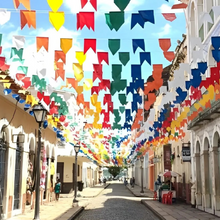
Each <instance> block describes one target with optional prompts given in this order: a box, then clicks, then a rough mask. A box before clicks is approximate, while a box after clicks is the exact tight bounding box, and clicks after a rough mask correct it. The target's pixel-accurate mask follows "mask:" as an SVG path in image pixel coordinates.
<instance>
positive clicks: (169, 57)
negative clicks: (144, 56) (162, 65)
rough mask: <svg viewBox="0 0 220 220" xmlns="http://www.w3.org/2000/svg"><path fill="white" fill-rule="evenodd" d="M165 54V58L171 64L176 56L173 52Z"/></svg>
mask: <svg viewBox="0 0 220 220" xmlns="http://www.w3.org/2000/svg"><path fill="white" fill-rule="evenodd" d="M163 54H164V57H165V58H166V59H167V60H168V61H170V62H171V61H172V60H173V59H174V58H175V54H174V52H172V51H167V52H163Z"/></svg>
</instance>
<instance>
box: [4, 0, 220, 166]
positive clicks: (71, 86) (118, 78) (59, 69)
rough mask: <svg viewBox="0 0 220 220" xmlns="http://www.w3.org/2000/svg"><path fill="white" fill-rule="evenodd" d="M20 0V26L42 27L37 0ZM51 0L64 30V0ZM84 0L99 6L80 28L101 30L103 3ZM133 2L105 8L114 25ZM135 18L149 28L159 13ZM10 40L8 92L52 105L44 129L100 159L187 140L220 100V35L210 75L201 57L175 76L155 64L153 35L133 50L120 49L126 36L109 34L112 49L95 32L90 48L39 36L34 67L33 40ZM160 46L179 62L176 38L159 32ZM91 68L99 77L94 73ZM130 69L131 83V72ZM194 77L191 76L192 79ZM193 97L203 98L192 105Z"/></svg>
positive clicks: (53, 17) (123, 158)
mask: <svg viewBox="0 0 220 220" xmlns="http://www.w3.org/2000/svg"><path fill="white" fill-rule="evenodd" d="M166 1H167V2H168V0H166ZM13 2H14V7H15V9H18V8H20V7H21V6H20V5H21V4H22V5H23V7H25V9H26V10H20V11H19V12H20V21H21V29H24V27H25V25H28V27H29V28H30V27H31V26H32V27H33V28H35V29H36V28H37V25H36V18H37V12H38V11H37V10H36V11H35V10H31V5H30V0H13ZM47 3H48V5H49V6H50V8H51V11H49V12H48V14H49V21H50V23H51V24H52V25H53V27H54V28H55V29H56V30H57V31H59V30H60V29H61V27H62V26H63V25H64V23H65V12H64V11H59V10H60V8H61V6H62V4H63V0H56V1H55V0H47ZM80 3H81V8H82V9H83V8H85V7H86V6H87V5H91V6H92V8H93V9H94V10H95V11H89V12H85V11H80V12H78V13H76V30H78V31H79V30H82V29H83V28H84V27H85V26H86V27H87V28H88V29H91V31H94V32H96V31H97V30H96V26H95V18H96V16H95V13H97V10H98V6H97V1H96V0H90V1H88V0H81V2H80ZM129 3H130V0H123V1H122V0H114V4H115V5H116V6H117V7H118V9H119V11H109V12H107V13H105V14H104V17H105V22H106V25H107V26H108V27H109V29H110V30H113V29H114V30H115V31H116V32H118V31H119V30H120V28H121V27H122V26H123V25H124V24H125V20H126V19H125V13H127V12H126V8H127V7H128V6H129ZM186 7H187V4H185V3H180V4H176V5H173V7H172V9H185V8H186ZM10 13H11V12H10V11H8V10H7V9H4V10H2V11H0V17H2V15H4V16H5V17H4V19H3V20H2V21H1V25H3V24H5V23H6V22H8V21H9V20H10ZM162 16H163V17H164V18H165V19H166V20H167V21H170V22H172V21H174V20H175V19H176V18H177V17H176V14H175V13H162ZM130 21H131V23H130V24H131V25H130V29H131V31H132V30H133V29H134V28H138V27H137V26H138V25H139V26H140V27H141V28H143V29H145V28H146V27H147V26H148V25H152V24H156V16H155V13H154V10H148V9H147V10H139V11H138V12H137V13H131V18H130ZM116 35H117V34H116ZM3 37H4V34H1V35H0V46H1V47H0V48H1V50H0V52H1V53H2V49H4V45H2V38H3ZM9 40H11V41H12V43H13V46H12V47H11V48H10V56H9V58H8V57H7V59H6V57H5V56H1V57H0V69H1V73H0V82H1V83H2V84H3V86H4V94H5V95H10V94H12V97H13V98H15V99H16V100H18V101H19V102H20V103H23V104H24V110H25V111H27V112H28V113H29V114H31V115H33V112H32V111H31V109H32V107H33V106H34V105H35V104H37V103H38V102H41V103H42V104H43V105H44V106H45V107H46V108H47V110H48V116H47V121H46V122H45V125H44V127H45V128H46V127H47V125H50V126H52V127H53V129H54V131H55V132H56V133H57V137H58V138H59V139H61V140H62V141H65V142H69V143H71V144H73V145H74V144H75V143H76V142H77V141H80V144H81V145H82V148H81V152H82V153H84V154H85V155H86V156H87V157H88V158H89V159H91V160H92V161H93V162H94V163H96V164H103V165H112V164H113V165H119V166H121V165H123V164H129V163H131V162H132V161H134V160H136V159H138V158H139V157H140V156H142V155H144V154H145V153H146V152H147V151H148V150H149V148H150V146H151V145H153V146H162V145H164V144H166V143H168V142H170V141H177V140H178V139H181V138H183V137H184V136H185V132H184V129H183V128H184V127H185V126H186V124H187V123H188V122H189V121H191V120H193V118H195V117H196V116H197V115H198V114H199V112H201V111H202V110H203V109H204V108H205V107H206V108H207V107H211V106H212V100H217V99H218V98H219V94H220V82H219V75H218V74H217V73H219V68H220V63H219V62H220V56H219V54H220V50H219V48H220V45H219V44H220V43H219V42H220V38H219V37H212V45H213V48H214V49H213V50H212V55H213V58H214V59H215V60H216V62H217V63H218V65H217V67H213V68H211V70H210V77H206V78H205V80H204V79H203V80H202V76H203V75H204V74H205V72H206V71H207V69H208V66H207V63H204V62H196V63H195V66H197V68H192V65H189V64H186V63H184V64H180V68H179V69H178V70H175V71H174V74H173V77H172V80H170V81H169V80H168V79H165V78H164V76H163V71H164V66H163V65H162V64H155V63H154V60H153V59H152V56H151V55H152V54H151V52H149V51H147V50H146V48H147V46H146V45H145V41H146V39H131V47H132V51H133V53H132V51H131V50H129V49H128V51H124V50H121V48H122V45H123V43H124V42H123V40H122V39H120V38H109V39H105V41H106V42H105V43H106V45H107V47H108V49H109V51H103V50H99V48H98V44H99V41H98V39H96V38H85V39H83V47H82V48H81V49H78V48H77V50H75V47H76V46H75V42H74V39H73V38H62V37H60V38H59V48H60V49H54V47H52V48H51V45H52V43H53V40H52V39H51V38H50V37H46V36H37V37H36V40H35V54H34V56H33V57H30V58H29V59H33V60H34V62H35V64H36V65H34V66H30V65H29V64H28V63H29V62H27V61H26V59H25V58H24V53H25V51H27V50H28V48H25V44H26V38H25V37H24V36H13V37H12V39H9ZM196 44H199V46H200V50H202V49H203V48H201V39H199V38H198V39H197V40H196V41H195V45H194V46H197V45H196ZM158 45H159V47H160V48H161V51H160V53H161V54H163V56H164V59H165V60H166V61H169V62H172V61H173V60H174V59H175V52H174V51H172V49H171V46H172V45H171V39H170V38H160V39H158ZM56 46H57V45H56ZM73 51H74V52H73ZM194 52H195V53H197V54H198V53H199V52H198V51H194ZM72 54H74V59H73V57H72ZM91 54H92V57H93V58H94V59H95V60H96V62H93V63H92V69H91V68H90V70H89V71H88V70H87V69H86V63H87V62H88V60H90V56H91ZM48 56H50V59H51V60H52V62H51V63H50V65H49V63H48V62H47V61H48V60H47V59H46V58H45V57H48ZM132 56H135V57H136V58H138V63H135V62H133V60H132V59H131V57H132ZM69 57H71V59H69ZM6 60H7V62H6ZM8 60H9V62H8ZM70 60H71V61H70ZM73 60H74V61H73ZM145 61H146V62H145ZM9 64H10V65H9ZM145 64H147V65H149V66H152V74H151V76H150V77H149V78H148V80H147V82H145V79H144V78H143V65H145ZM48 66H50V67H48ZM107 66H108V67H107ZM48 68H50V71H48ZM69 69H71V71H72V72H70V71H69ZM106 70H107V71H109V72H110V75H111V76H110V77H106V72H107V71H106ZM49 72H50V73H52V74H53V76H50V75H49ZM87 72H90V75H91V76H92V77H90V78H89V77H87V75H88V74H87ZM124 72H126V74H127V75H129V77H130V78H131V81H129V78H128V77H126V78H125V77H124V74H123V73H124ZM189 75H192V78H189V77H187V76H189ZM12 81H13V82H15V83H16V84H18V85H19V86H20V87H21V89H20V90H19V91H18V92H17V94H13V91H12V90H11V89H10V87H11V83H12ZM203 87H205V88H206V93H202V92H201V91H202V90H201V89H202V88H203ZM188 91H190V96H188ZM19 94H20V95H19ZM73 94H74V95H73ZM88 94H89V95H88ZM21 97H23V98H21ZM158 97H160V98H161V100H160V102H159V105H158V106H157V110H158V112H156V111H155V108H154V107H155V103H156V102H157V100H158ZM192 100H196V102H195V103H194V104H193V102H192ZM74 105H76V106H78V108H77V117H81V118H84V119H86V120H87V122H88V123H87V124H86V125H85V129H81V128H80V124H79V123H77V122H76V121H74V117H73V116H72V111H73V110H72V108H73V107H74ZM177 106H178V107H177ZM180 109H181V110H180ZM145 113H147V118H145ZM176 113H178V114H176Z"/></svg>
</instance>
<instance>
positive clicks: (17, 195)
mask: <svg viewBox="0 0 220 220" xmlns="http://www.w3.org/2000/svg"><path fill="white" fill-rule="evenodd" d="M15 103H16V100H15V99H14V98H12V96H11V95H8V96H5V95H4V93H3V88H2V87H1V86H0V106H1V108H0V189H1V195H2V199H1V198H0V199H1V200H0V202H1V203H2V211H3V214H4V216H5V218H9V217H11V216H14V215H17V214H20V213H23V212H24V211H25V209H26V208H27V206H28V207H29V208H33V207H34V204H33V201H34V199H33V197H34V193H33V186H34V181H35V175H34V164H35V160H36V157H35V155H36V153H35V152H36V146H37V139H38V138H37V130H38V124H37V123H36V121H35V119H34V117H33V116H31V115H30V114H29V113H28V112H25V111H24V110H23V108H24V104H19V103H18V105H17V106H16V104H15ZM15 109H16V110H15ZM14 113H15V114H14ZM13 114H14V115H13ZM56 141H57V138H56V133H55V132H54V131H53V130H52V128H47V129H42V152H43V150H45V152H46V162H47V166H46V179H45V180H44V181H45V186H44V187H43V188H44V189H45V190H44V191H42V200H45V201H49V200H50V199H51V198H50V196H51V193H50V190H49V189H50V187H51V186H52V185H54V182H55V177H54V170H55V169H56ZM44 157H45V153H44ZM42 159H43V153H42ZM51 167H52V169H50V168H51ZM53 167H54V168H53ZM1 203H0V204H1Z"/></svg>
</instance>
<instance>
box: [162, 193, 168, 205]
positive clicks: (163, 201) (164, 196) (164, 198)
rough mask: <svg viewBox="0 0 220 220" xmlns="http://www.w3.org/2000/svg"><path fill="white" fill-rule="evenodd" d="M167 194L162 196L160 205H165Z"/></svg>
mask: <svg viewBox="0 0 220 220" xmlns="http://www.w3.org/2000/svg"><path fill="white" fill-rule="evenodd" d="M167 199H168V194H163V198H162V203H163V204H167Z"/></svg>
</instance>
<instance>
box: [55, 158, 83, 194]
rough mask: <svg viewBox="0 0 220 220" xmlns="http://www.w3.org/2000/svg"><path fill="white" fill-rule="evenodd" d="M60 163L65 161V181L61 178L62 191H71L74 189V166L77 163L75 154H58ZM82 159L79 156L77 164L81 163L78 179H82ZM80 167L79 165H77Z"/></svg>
mask: <svg viewBox="0 0 220 220" xmlns="http://www.w3.org/2000/svg"><path fill="white" fill-rule="evenodd" d="M57 162H58V163H63V164H64V167H63V181H62V180H61V184H62V191H61V193H69V192H70V191H71V190H73V187H74V182H73V174H74V167H73V164H75V156H72V157H67V156H58V157H57ZM82 163H83V162H82V160H81V158H80V157H78V158H77V164H78V165H79V175H78V171H77V181H82ZM77 169H78V167H77Z"/></svg>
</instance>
